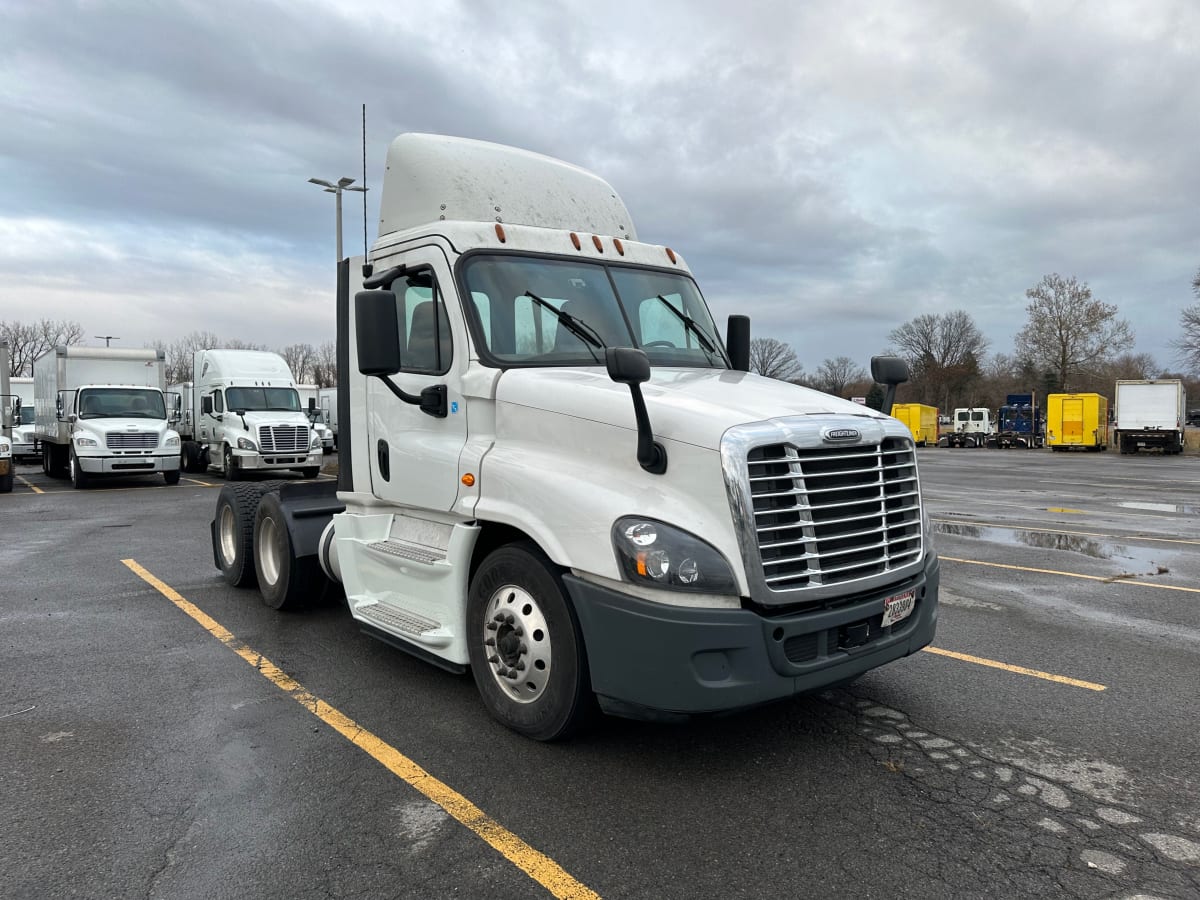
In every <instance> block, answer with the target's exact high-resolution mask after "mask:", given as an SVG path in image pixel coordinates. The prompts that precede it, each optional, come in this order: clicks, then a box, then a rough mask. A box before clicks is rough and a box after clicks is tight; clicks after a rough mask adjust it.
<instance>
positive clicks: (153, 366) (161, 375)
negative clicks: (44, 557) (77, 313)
mask: <svg viewBox="0 0 1200 900" xmlns="http://www.w3.org/2000/svg"><path fill="white" fill-rule="evenodd" d="M165 381H166V366H165V361H164V359H163V352H162V351H161V350H125V349H117V348H114V347H56V348H55V349H53V350H47V351H46V352H45V353H43V354H42V355H41V356H39V357H38V358H37V359H36V360H34V362H33V395H34V436H35V438H36V439H37V441H38V442H39V443H40V444H41V448H42V470H43V471H44V472H45V473H46V474H47V475H51V476H53V477H56V478H57V477H62V476H64V475H67V476H69V477H70V479H71V482H72V483H73V484H74V485H75V487H77V488H83V487H87V486H88V485H89V484H90V483H91V482H92V480H93V479H94V478H97V477H100V476H108V475H141V474H150V473H154V472H159V473H162V476H163V478H164V480H165V481H166V482H167V484H178V483H179V433H178V432H176V431H175V430H174V429H173V428H172V427H171V426H172V424H173V421H172V419H171V417H170V414H169V413H168V403H167V398H166V396H165V394H164V389H165V387H166V384H165ZM171 406H174V403H172V404H171Z"/></svg>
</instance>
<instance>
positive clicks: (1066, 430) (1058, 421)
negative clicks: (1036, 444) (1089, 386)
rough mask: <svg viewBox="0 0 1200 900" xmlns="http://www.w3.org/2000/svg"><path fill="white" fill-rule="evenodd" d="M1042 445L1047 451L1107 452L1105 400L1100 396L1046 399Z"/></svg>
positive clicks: (1056, 396)
mask: <svg viewBox="0 0 1200 900" xmlns="http://www.w3.org/2000/svg"><path fill="white" fill-rule="evenodd" d="M1046 446H1047V447H1049V448H1050V449H1051V450H1056V451H1057V450H1071V449H1074V448H1081V449H1084V450H1107V449H1108V398H1107V397H1102V396H1101V395H1100V394H1050V395H1049V396H1048V397H1046Z"/></svg>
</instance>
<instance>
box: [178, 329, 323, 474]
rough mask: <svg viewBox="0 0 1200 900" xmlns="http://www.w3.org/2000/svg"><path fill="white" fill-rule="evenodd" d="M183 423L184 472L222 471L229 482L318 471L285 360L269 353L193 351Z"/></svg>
mask: <svg viewBox="0 0 1200 900" xmlns="http://www.w3.org/2000/svg"><path fill="white" fill-rule="evenodd" d="M189 394H190V398H191V399H190V403H189V404H188V408H187V411H185V412H184V414H183V416H182V417H181V420H180V421H181V427H182V428H183V445H182V448H181V451H180V452H181V459H182V464H183V467H184V471H187V472H205V471H207V470H208V469H209V468H210V467H215V468H217V469H219V470H220V471H221V472H222V473H223V474H224V476H225V479H226V480H227V481H237V480H239V479H241V478H242V476H243V475H245V474H246V473H248V472H268V471H285V470H288V469H293V470H296V471H298V472H300V473H302V474H303V475H304V477H305V478H315V477H317V475H318V474H319V473H320V471H321V462H322V459H321V457H322V450H321V439H320V437H319V436H318V435H317V433H316V432H315V431H314V430H313V427H312V423H311V422H310V421H309V420H308V417H307V416H306V415H305V412H304V410H303V408H302V407H301V405H300V395H299V394H298V393H297V391H296V381H295V379H293V378H292V372H291V369H289V368H288V365H287V363H286V362H284V360H283V357H281V356H280V355H279V354H278V353H271V352H269V351H266V350H197V351H196V353H195V355H194V356H193V358H192V381H191V382H190V387H187V386H181V395H189Z"/></svg>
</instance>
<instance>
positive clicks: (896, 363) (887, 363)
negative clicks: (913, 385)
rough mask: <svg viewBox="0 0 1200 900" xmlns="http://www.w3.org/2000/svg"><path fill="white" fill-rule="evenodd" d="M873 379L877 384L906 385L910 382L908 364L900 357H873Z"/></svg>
mask: <svg viewBox="0 0 1200 900" xmlns="http://www.w3.org/2000/svg"><path fill="white" fill-rule="evenodd" d="M871 378H873V379H874V380H875V383H876V384H885V385H887V384H904V382H906V381H908V363H907V362H905V361H904V360H903V359H901V358H900V357H899V356H872V357H871Z"/></svg>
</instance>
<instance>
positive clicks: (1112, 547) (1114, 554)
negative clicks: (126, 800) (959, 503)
mask: <svg viewBox="0 0 1200 900" xmlns="http://www.w3.org/2000/svg"><path fill="white" fill-rule="evenodd" d="M934 529H935V530H936V531H937V532H938V533H939V534H949V535H954V536H956V537H967V538H974V539H975V540H980V541H987V542H988V543H992V544H1003V545H1004V546H1007V547H1033V548H1035V549H1037V550H1061V551H1064V552H1066V553H1081V554H1083V555H1084V556H1090V557H1091V558H1093V559H1107V560H1111V561H1112V562H1115V563H1117V564H1118V565H1119V566H1121V567H1122V569H1123V570H1124V571H1126V572H1129V573H1131V574H1135V575H1161V574H1163V573H1164V572H1165V571H1166V570H1167V569H1168V566H1167V561H1168V560H1170V559H1172V558H1173V557H1174V555H1175V554H1174V552H1173V551H1170V550H1164V549H1163V548H1161V547H1149V546H1140V545H1137V544H1124V543H1120V542H1118V541H1110V540H1105V539H1104V538H1094V537H1085V536H1083V535H1078V534H1061V533H1059V532H1053V531H1034V530H1030V529H1025V528H997V527H995V526H992V525H968V524H966V523H964V522H935V523H934Z"/></svg>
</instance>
